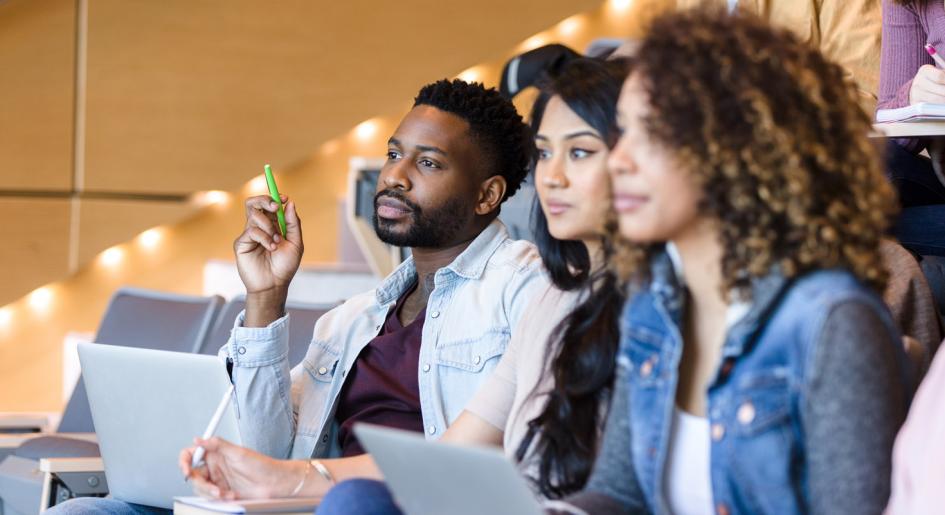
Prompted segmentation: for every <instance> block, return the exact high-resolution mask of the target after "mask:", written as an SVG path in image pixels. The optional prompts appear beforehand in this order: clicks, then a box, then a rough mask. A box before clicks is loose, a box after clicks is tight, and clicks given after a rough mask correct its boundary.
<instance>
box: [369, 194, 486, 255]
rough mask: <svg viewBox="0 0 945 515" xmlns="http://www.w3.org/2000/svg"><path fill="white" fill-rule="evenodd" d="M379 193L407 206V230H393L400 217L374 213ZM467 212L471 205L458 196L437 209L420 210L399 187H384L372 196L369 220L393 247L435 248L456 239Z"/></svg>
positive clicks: (444, 245)
mask: <svg viewBox="0 0 945 515" xmlns="http://www.w3.org/2000/svg"><path fill="white" fill-rule="evenodd" d="M382 196H385V197H391V198H394V199H397V200H399V201H401V202H403V203H404V204H406V206H407V207H408V208H410V215H409V218H408V220H409V221H408V222H407V223H408V224H409V225H408V226H407V230H406V231H403V232H398V231H395V230H394V227H395V226H396V225H397V224H398V223H402V222H401V221H400V220H398V221H396V222H394V221H390V220H387V219H384V218H379V217H378V216H377V200H378V199H379V198H380V197H382ZM470 213H472V208H471V207H470V206H467V205H466V204H465V203H464V202H463V201H462V200H461V199H459V198H451V199H449V200H447V201H446V203H445V204H443V205H442V206H440V207H438V208H436V209H430V210H428V211H423V210H422V209H420V206H418V205H416V204H414V203H413V202H411V201H410V200H408V199H407V198H406V197H405V196H404V195H403V194H402V193H400V192H399V191H397V190H384V191H381V192H380V193H378V194H377V195H375V196H374V217H373V220H372V221H373V223H374V232H375V233H376V234H377V237H378V238H380V240H381V241H383V242H384V243H387V244H389V245H394V246H396V247H414V248H428V249H437V248H442V247H446V246H447V245H449V244H450V243H452V242H454V241H456V239H457V234H458V233H459V231H460V230H461V229H462V228H463V225H464V224H465V221H466V219H467V218H468V217H469V216H470Z"/></svg>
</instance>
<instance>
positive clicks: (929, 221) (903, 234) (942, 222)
mask: <svg viewBox="0 0 945 515" xmlns="http://www.w3.org/2000/svg"><path fill="white" fill-rule="evenodd" d="M893 234H894V235H895V236H896V239H898V240H899V243H901V244H902V246H903V247H905V248H907V249H909V250H911V251H912V252H915V253H916V254H919V255H920V256H945V204H940V205H935V206H918V207H910V208H907V209H903V210H902V212H901V213H899V217H898V219H897V220H896V224H895V225H894V226H893Z"/></svg>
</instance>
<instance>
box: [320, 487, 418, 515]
mask: <svg viewBox="0 0 945 515" xmlns="http://www.w3.org/2000/svg"><path fill="white" fill-rule="evenodd" d="M351 513H357V514H359V515H401V513H403V512H401V511H400V508H398V507H397V504H396V503H394V498H393V496H391V494H390V490H388V489H387V486H386V485H385V484H384V483H383V482H382V481H374V480H371V479H349V480H348V481H342V482H341V483H338V484H337V485H335V487H334V488H332V489H331V490H329V491H328V494H327V495H325V498H324V499H322V502H321V504H319V505H318V510H316V511H315V515H346V514H351Z"/></svg>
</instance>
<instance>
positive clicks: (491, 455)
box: [354, 424, 543, 515]
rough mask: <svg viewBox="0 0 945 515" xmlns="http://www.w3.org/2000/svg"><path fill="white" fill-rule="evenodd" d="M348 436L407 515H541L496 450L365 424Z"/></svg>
mask: <svg viewBox="0 0 945 515" xmlns="http://www.w3.org/2000/svg"><path fill="white" fill-rule="evenodd" d="M354 433H355V435H356V436H357V437H358V441H359V442H360V443H361V445H362V446H363V447H364V449H365V450H367V451H368V452H369V453H371V456H372V457H373V458H374V461H375V462H376V463H377V465H378V467H380V469H381V471H382V472H383V473H384V480H385V481H386V482H387V486H388V487H389V488H390V490H391V492H392V493H393V495H394V499H395V500H396V501H397V504H398V505H399V506H400V508H401V509H402V510H403V511H404V513H406V514H407V515H442V514H443V513H449V514H450V515H481V514H483V513H489V514H490V515H542V513H543V511H542V508H541V505H540V504H539V503H538V501H537V500H536V499H535V496H534V494H533V493H532V491H531V490H530V489H529V487H528V484H527V483H526V481H525V478H524V477H522V475H521V473H520V472H519V471H518V469H517V468H516V467H515V465H514V464H513V463H512V462H511V461H509V459H508V458H507V457H506V456H505V455H504V454H502V452H501V451H499V450H498V449H492V448H484V447H472V446H458V445H452V444H447V443H437V442H428V441H427V440H426V439H425V438H424V437H423V435H421V434H418V433H412V432H409V431H402V430H399V429H390V428H385V427H380V426H374V425H369V424H357V425H355V427H354Z"/></svg>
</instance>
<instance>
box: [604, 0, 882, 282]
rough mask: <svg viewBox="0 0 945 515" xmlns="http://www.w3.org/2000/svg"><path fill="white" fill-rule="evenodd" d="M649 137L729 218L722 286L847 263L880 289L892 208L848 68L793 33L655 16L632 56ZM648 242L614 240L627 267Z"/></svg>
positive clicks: (739, 21)
mask: <svg viewBox="0 0 945 515" xmlns="http://www.w3.org/2000/svg"><path fill="white" fill-rule="evenodd" d="M631 76H636V77H638V78H640V79H642V82H641V84H642V85H643V88H644V90H645V91H646V93H647V95H648V96H649V102H648V103H649V106H650V112H649V113H648V116H647V118H646V119H645V120H644V123H645V124H646V126H647V130H648V132H649V134H650V136H651V137H652V138H653V139H654V140H655V141H658V142H659V143H661V144H662V145H665V146H666V148H669V149H671V150H672V151H673V152H674V153H675V155H676V157H677V158H678V160H679V162H680V164H681V166H682V167H683V169H685V170H688V171H689V172H690V173H691V174H693V176H694V177H695V179H696V180H697V181H698V183H699V185H700V186H701V188H702V191H703V198H702V204H701V205H700V212H701V213H702V214H703V215H706V216H709V217H712V218H715V219H717V220H719V222H720V230H721V244H722V247H723V249H724V250H723V257H722V263H721V266H722V275H723V285H722V287H723V294H727V292H729V291H736V292H738V294H739V295H742V296H746V298H748V297H749V296H750V290H749V288H750V283H751V280H752V278H757V277H761V276H764V275H766V274H768V273H769V272H770V271H771V270H772V269H775V268H778V269H779V270H780V272H781V273H782V274H784V275H785V276H787V277H795V276H798V275H800V274H802V273H804V272H806V271H810V270H815V269H825V268H844V269H847V270H849V271H851V272H852V273H853V274H854V275H856V276H857V277H858V278H859V279H860V280H862V281H864V282H865V283H867V284H869V285H871V286H873V287H874V288H876V289H877V290H879V291H882V289H883V288H884V287H885V283H886V279H887V272H886V270H885V268H884V266H883V262H882V259H881V256H880V251H879V244H880V238H881V237H882V236H883V234H884V232H885V229H886V227H887V225H888V223H889V221H890V220H891V218H892V216H893V214H894V212H895V205H896V201H895V195H894V193H893V190H892V187H891V186H890V185H889V183H888V181H887V180H886V178H885V176H884V174H883V172H882V169H881V161H880V158H879V155H878V151H877V148H876V147H875V146H874V145H873V144H872V143H871V142H870V140H869V139H868V134H869V132H870V130H871V123H870V119H869V117H868V116H867V115H866V113H864V112H863V110H862V109H861V108H860V107H859V104H858V98H857V93H856V88H855V86H854V85H853V83H852V82H851V81H850V80H848V79H846V78H845V76H844V71H843V69H842V68H841V67H840V66H839V65H837V64H834V63H832V62H830V61H828V60H827V59H826V58H825V57H824V56H823V55H822V54H821V53H820V52H819V51H818V50H817V49H815V48H812V47H811V46H809V45H807V44H805V43H803V42H801V41H800V40H799V39H798V38H797V37H796V36H794V35H793V34H791V33H789V32H788V31H786V30H779V29H774V28H772V27H771V26H769V25H768V24H767V23H765V22H764V21H762V20H760V19H758V18H756V17H752V16H748V15H742V14H739V15H737V16H730V15H728V14H726V13H724V12H721V11H716V10H706V9H696V10H690V11H683V12H678V13H673V14H669V15H665V16H663V17H660V18H658V19H656V20H654V22H653V24H652V26H651V28H650V30H649V31H648V33H647V36H646V37H645V39H644V40H643V42H642V45H641V46H640V49H639V52H638V53H637V55H636V56H635V58H634V62H633V72H632V73H631ZM652 251H653V247H652V246H644V245H637V244H633V243H631V242H627V241H619V242H618V259H617V260H616V261H617V262H618V263H619V266H620V272H621V275H622V276H623V277H624V278H628V279H638V280H642V279H645V278H646V277H647V276H648V260H649V255H650V254H651V253H652Z"/></svg>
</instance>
